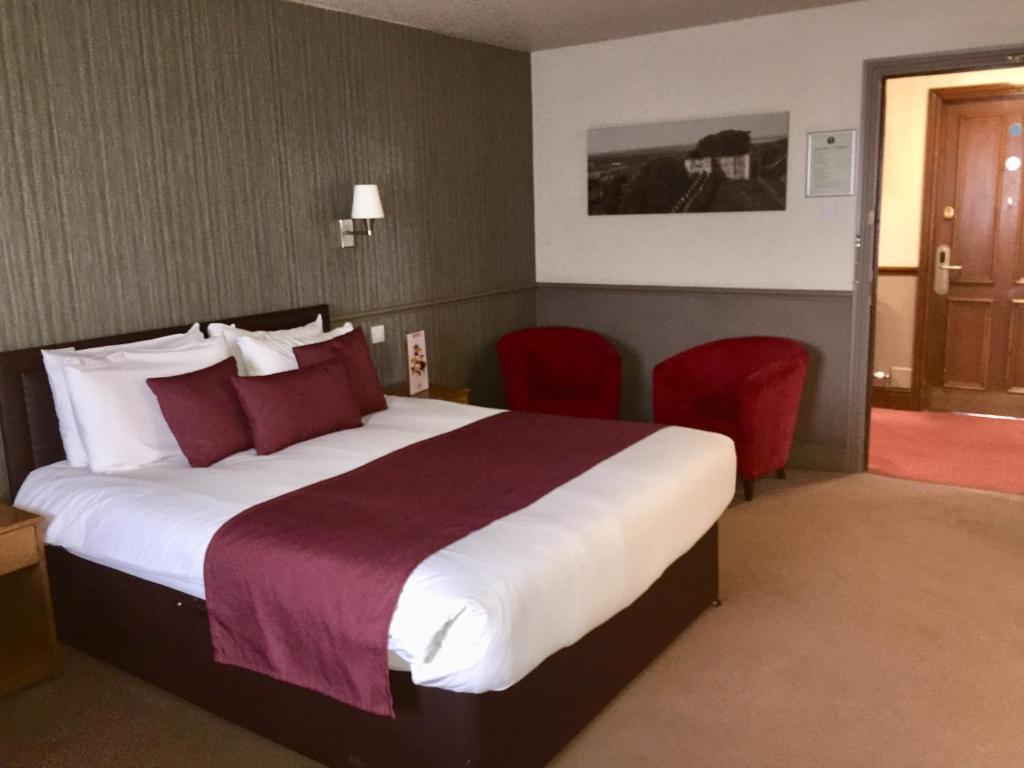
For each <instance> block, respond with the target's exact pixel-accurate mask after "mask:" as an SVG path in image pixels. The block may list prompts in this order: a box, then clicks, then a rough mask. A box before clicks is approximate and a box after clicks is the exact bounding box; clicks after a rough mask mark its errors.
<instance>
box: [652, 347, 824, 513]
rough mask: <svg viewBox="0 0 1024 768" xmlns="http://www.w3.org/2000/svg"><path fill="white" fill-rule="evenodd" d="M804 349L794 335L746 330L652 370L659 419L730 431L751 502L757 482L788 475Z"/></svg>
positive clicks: (804, 367)
mask: <svg viewBox="0 0 1024 768" xmlns="http://www.w3.org/2000/svg"><path fill="white" fill-rule="evenodd" d="M806 377H807V350H806V349H804V348H803V346H802V345H800V344H798V343H797V342H795V341H791V340H790V339H780V338H775V337H772V336H748V337H746V338H738V339H722V340H721V341H713V342H711V343H709V344H702V345H701V346H699V347H694V348H693V349H689V350H687V351H686V352H682V353H680V354H678V355H676V356H675V357H670V358H669V359H668V360H664V361H662V362H661V363H659V364H658V365H657V366H656V367H655V369H654V420H655V421H657V422H660V423H662V424H676V425H678V426H682V427H693V428H694V429H703V430H706V431H709V432H720V433H721V434H723V435H728V436H729V437H731V438H732V439H733V442H735V443H736V459H737V463H738V470H739V476H740V478H741V479H742V480H743V492H744V496H745V497H746V499H747V501H749V500H750V499H752V498H753V497H754V480H755V479H756V478H758V477H762V476H763V475H767V474H768V473H770V472H775V473H777V475H778V476H779V477H780V478H781V477H785V476H786V475H785V466H786V462H787V461H789V449H790V447H791V446H792V444H793V430H794V429H795V428H796V416H797V410H798V409H799V407H800V397H801V395H802V394H803V388H804V380H805V378H806Z"/></svg>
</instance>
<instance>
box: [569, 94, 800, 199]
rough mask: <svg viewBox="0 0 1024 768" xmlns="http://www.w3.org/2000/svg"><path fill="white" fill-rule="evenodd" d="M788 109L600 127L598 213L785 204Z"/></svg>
mask: <svg viewBox="0 0 1024 768" xmlns="http://www.w3.org/2000/svg"><path fill="white" fill-rule="evenodd" d="M788 159H789V113H788V112H773V113H768V114H761V115H745V116H739V117H721V118H712V119H704V120H687V121H682V122H674V123H653V124H649V125H627V126H619V127H612V128H594V129H591V130H590V131H589V132H588V134H587V187H588V201H589V202H588V210H589V213H590V215H591V216H614V215H623V214H637V213H713V212H722V211H783V210H785V209H786V165H787V162H788Z"/></svg>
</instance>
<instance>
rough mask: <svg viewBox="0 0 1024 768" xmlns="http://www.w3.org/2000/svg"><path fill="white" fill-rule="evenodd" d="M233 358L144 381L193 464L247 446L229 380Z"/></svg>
mask: <svg viewBox="0 0 1024 768" xmlns="http://www.w3.org/2000/svg"><path fill="white" fill-rule="evenodd" d="M237 375H238V364H237V363H236V362H235V358H233V357H229V358H227V359H226V360H222V361H221V362H219V363H217V364H216V365H211V366H210V367H209V368H203V369H202V370H199V371H192V372H191V373H183V374H180V375H178V376H167V377H164V378H155V379H146V384H148V385H149V388H150V389H151V390H153V394H154V395H156V399H157V401H158V402H159V403H160V412H161V413H163V415H164V419H165V420H166V421H167V426H168V427H170V428H171V432H172V433H174V439H175V440H177V441H178V446H179V447H180V448H181V452H182V453H184V454H185V458H187V459H188V463H189V464H191V465H192V466H193V467H208V466H210V465H211V464H214V463H216V462H218V461H220V460H221V459H223V458H225V457H227V456H230V455H231V454H233V453H238V452H239V451H247V450H249V449H250V448H252V437H251V436H250V434H249V422H248V421H246V418H245V411H243V410H242V405H241V403H239V402H238V395H237V394H236V392H235V388H234V387H233V386H232V385H231V379H232V377H234V376H237Z"/></svg>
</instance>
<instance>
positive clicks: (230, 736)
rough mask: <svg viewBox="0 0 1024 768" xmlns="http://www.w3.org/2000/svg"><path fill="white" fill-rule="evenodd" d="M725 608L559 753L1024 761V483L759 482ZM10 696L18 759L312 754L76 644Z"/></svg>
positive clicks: (257, 759) (94, 762)
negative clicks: (51, 669)
mask: <svg viewBox="0 0 1024 768" xmlns="http://www.w3.org/2000/svg"><path fill="white" fill-rule="evenodd" d="M721 571H722V598H723V605H722V607H721V608H716V609H709V610H708V611H707V612H706V613H705V614H704V615H703V616H702V617H701V618H700V619H698V621H697V622H696V623H695V624H694V625H693V626H692V627H690V628H689V629H688V630H687V631H686V632H684V633H683V635H682V636H680V638H679V639H678V640H676V642H675V643H674V644H673V645H672V646H671V647H670V648H669V649H668V650H666V652H665V653H664V654H662V655H661V656H660V657H659V658H658V659H657V660H656V661H655V662H654V663H653V664H652V665H651V666H650V667H648V669H647V670H645V672H644V673H643V674H641V675H640V676H639V677H638V678H637V679H636V680H635V681H634V682H633V683H632V684H631V685H630V686H629V688H627V689H626V690H625V691H624V692H623V693H622V694H621V695H620V696H619V697H618V698H617V699H616V700H615V701H614V702H612V703H611V704H610V705H609V706H608V707H607V708H606V709H605V711H604V712H603V713H602V714H601V715H600V716H599V717H598V718H597V719H596V720H595V721H594V722H593V723H592V724H591V725H590V726H589V727H588V728H587V729H586V730H585V731H584V732H583V733H582V734H581V735H580V736H579V737H578V738H577V739H576V740H575V741H574V742H573V743H572V744H570V745H569V746H568V747H567V748H566V749H565V750H564V751H563V752H562V754H560V755H559V756H558V757H557V758H556V759H555V760H554V762H553V763H552V768H584V767H585V768H623V767H628V766H644V767H646V768H657V767H661V766H664V767H666V768H667V767H668V766H672V767H673V768H674V767H676V766H691V765H692V766H704V767H710V768H717V767H720V768H741V767H743V766H757V767H758V768H775V767H776V766H777V767H778V768H783V767H785V768H803V767H804V766H815V767H817V766H828V767H829V768H845V767H846V766H849V767H850V768H854V767H856V768H861V767H862V766H863V767H867V766H870V767H871V768H888V767H889V766H892V767H893V768H896V767H897V766H899V768H916V767H917V766H921V767H926V768H932V767H933V766H934V767H935V768H946V767H947V766H948V767H949V768H960V767H961V766H971V767H972V768H989V767H991V768H1008V767H1009V766H1022V765H1024V500H1022V499H1021V498H1020V497H1017V496H1013V495H1008V494H996V493H986V492H982V491H974V490H968V489H960V488H951V487H947V486H942V485H931V484H924V483H917V482H912V481H907V480H898V479H892V478H888V477H881V476H878V475H870V474H863V475H855V476H837V475H825V474H809V473H800V474H796V475H795V477H794V478H793V479H791V480H788V481H775V480H766V481H763V482H762V483H760V484H759V487H758V497H757V498H756V499H755V500H754V501H753V502H751V503H747V504H736V505H734V506H733V507H732V508H730V509H729V510H728V511H727V512H726V514H725V516H724V517H723V519H722V524H721ZM65 662H66V664H65V666H66V669H65V671H64V674H63V675H62V676H61V677H59V678H57V679H55V680H53V681H50V682H48V683H45V684H43V685H40V686H37V687H35V688H32V689H30V690H28V691H26V692H24V693H23V694H21V695H19V696H17V697H15V698H13V699H9V700H7V701H4V702H0V765H2V766H4V768H23V767H25V768H27V767H28V766H32V767H33V768H51V767H57V766H60V767H64V766H69V767H70V766H74V767H75V768H91V767H92V766H117V767H118V768H125V767H126V766H146V767H147V768H165V767H166V768H170V767H171V766H174V767H175V768H177V767H178V766H186V765H189V766H200V767H201V766H227V767H229V768H230V767H234V766H239V767H241V766H267V767H268V768H277V767H281V768H284V767H285V766H289V767H294V768H301V767H302V766H312V765H314V764H313V763H311V762H310V761H308V760H305V759H303V758H301V757H299V756H297V755H294V754H293V753H290V752H288V751H287V750H285V749H283V748H281V747H277V746H275V745H273V744H271V743H269V742H267V741H265V740H263V739H261V738H259V737H257V736H254V735H252V734H249V733H247V732H245V731H244V730H241V729H239V728H236V727H234V726H232V725H230V724H228V723H225V722H224V721H222V720H220V719H218V718H216V717H214V716H212V715H209V714H207V713H205V712H203V711H201V710H199V709H197V708H195V707H193V706H191V705H189V704H187V703H185V702H183V701H181V700H179V699H177V698H175V697H173V696H170V695H168V694H165V693H163V692H161V691H159V690H157V689H155V688H152V687H151V686H149V685H146V684H145V683H142V682H141V681H139V680H136V679H134V678H132V677H130V676H128V675H125V674H123V673H121V672H119V671H117V670H114V669H112V668H110V667H108V666H106V665H104V664H101V663H100V662H97V661H94V660H92V659H90V658H88V657H86V656H83V655H81V654H78V653H75V652H73V651H70V650H68V651H67V652H66V656H65Z"/></svg>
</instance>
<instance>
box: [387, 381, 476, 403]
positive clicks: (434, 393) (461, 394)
mask: <svg viewBox="0 0 1024 768" xmlns="http://www.w3.org/2000/svg"><path fill="white" fill-rule="evenodd" d="M384 391H385V392H386V393H387V394H389V395H399V396H401V397H409V396H410V395H409V385H408V384H407V383H405V382H402V383H400V384H391V385H389V386H387V387H384ZM412 397H419V398H422V399H424V400H447V401H449V402H451V403H462V404H463V405H469V387H446V386H444V385H443V384H432V385H431V386H430V389H426V390H424V391H422V392H420V393H419V394H415V395H412Z"/></svg>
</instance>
